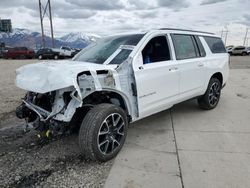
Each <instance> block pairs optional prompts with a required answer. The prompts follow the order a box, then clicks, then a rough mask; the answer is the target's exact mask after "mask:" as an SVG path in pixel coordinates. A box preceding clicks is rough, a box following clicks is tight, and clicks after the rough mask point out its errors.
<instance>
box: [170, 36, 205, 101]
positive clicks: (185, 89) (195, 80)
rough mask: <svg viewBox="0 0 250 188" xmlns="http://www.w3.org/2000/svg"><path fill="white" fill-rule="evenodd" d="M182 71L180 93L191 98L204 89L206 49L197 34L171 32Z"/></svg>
mask: <svg viewBox="0 0 250 188" xmlns="http://www.w3.org/2000/svg"><path fill="white" fill-rule="evenodd" d="M171 37H172V41H173V45H174V48H175V55H176V59H177V61H178V64H179V71H180V95H181V97H182V98H183V97H184V98H189V97H190V96H193V95H195V94H196V93H198V92H199V91H200V90H202V89H203V86H204V82H205V58H204V57H205V51H204V48H203V47H202V44H201V42H200V40H199V38H198V37H197V36H193V35H188V34H171Z"/></svg>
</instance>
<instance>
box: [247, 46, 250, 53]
mask: <svg viewBox="0 0 250 188" xmlns="http://www.w3.org/2000/svg"><path fill="white" fill-rule="evenodd" d="M247 54H248V55H250V47H247Z"/></svg>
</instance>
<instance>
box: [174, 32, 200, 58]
mask: <svg viewBox="0 0 250 188" xmlns="http://www.w3.org/2000/svg"><path fill="white" fill-rule="evenodd" d="M172 39H173V43H174V47H175V54H176V59H178V60H180V59H189V58H195V57H197V55H196V47H195V44H194V42H193V39H192V36H190V35H180V34H173V35H172Z"/></svg>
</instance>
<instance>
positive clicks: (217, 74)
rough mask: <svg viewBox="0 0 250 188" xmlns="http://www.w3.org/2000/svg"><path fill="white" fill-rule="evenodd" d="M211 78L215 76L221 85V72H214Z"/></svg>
mask: <svg viewBox="0 0 250 188" xmlns="http://www.w3.org/2000/svg"><path fill="white" fill-rule="evenodd" d="M211 78H217V79H218V80H219V81H220V83H221V85H223V75H222V73H221V72H216V73H214V74H213V75H212V76H211ZM211 78H210V79H211Z"/></svg>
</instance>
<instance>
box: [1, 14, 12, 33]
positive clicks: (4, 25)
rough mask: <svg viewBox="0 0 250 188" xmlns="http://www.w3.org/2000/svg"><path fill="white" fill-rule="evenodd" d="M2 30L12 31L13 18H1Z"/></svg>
mask: <svg viewBox="0 0 250 188" xmlns="http://www.w3.org/2000/svg"><path fill="white" fill-rule="evenodd" d="M0 32H6V33H9V32H12V25H11V19H1V18H0Z"/></svg>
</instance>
